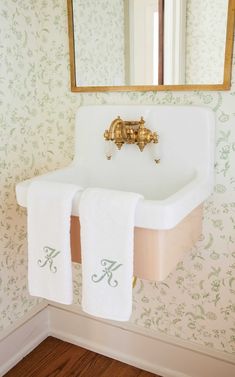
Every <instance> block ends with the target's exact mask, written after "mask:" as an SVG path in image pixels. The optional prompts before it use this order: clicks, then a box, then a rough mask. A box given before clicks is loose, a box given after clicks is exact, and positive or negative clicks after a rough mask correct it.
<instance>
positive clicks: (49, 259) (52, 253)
mask: <svg viewBox="0 0 235 377" xmlns="http://www.w3.org/2000/svg"><path fill="white" fill-rule="evenodd" d="M43 251H44V252H45V253H46V255H45V256H44V260H42V259H38V265H39V266H40V267H45V266H46V265H47V264H48V265H49V268H50V271H51V272H53V273H54V274H55V273H56V272H57V267H56V266H53V263H54V258H55V257H56V256H57V255H58V254H60V251H56V250H55V249H53V248H52V247H49V246H44V248H43Z"/></svg>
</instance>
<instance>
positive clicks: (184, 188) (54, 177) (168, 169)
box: [16, 105, 215, 280]
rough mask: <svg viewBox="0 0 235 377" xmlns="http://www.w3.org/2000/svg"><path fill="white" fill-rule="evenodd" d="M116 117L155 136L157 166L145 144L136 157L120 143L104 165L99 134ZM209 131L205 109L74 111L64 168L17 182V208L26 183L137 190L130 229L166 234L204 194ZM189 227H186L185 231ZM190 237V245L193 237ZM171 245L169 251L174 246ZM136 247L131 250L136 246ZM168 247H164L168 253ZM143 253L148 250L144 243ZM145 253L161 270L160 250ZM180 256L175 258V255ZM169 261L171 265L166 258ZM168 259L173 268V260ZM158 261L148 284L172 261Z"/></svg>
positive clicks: (208, 181) (209, 182) (75, 210)
mask: <svg viewBox="0 0 235 377" xmlns="http://www.w3.org/2000/svg"><path fill="white" fill-rule="evenodd" d="M118 115H120V117H121V118H122V119H123V120H139V119H140V117H141V116H143V117H144V120H145V121H146V127H147V128H149V129H150V130H151V131H156V132H157V133H158V135H159V144H158V146H159V154H160V159H161V161H160V163H159V164H156V163H155V162H154V158H155V157H156V156H155V155H154V154H155V150H154V148H153V147H152V146H151V145H147V146H146V147H145V149H144V151H143V152H140V151H139V149H138V147H137V146H136V145H124V146H123V147H122V149H121V150H120V151H118V150H117V149H116V147H115V153H114V155H113V157H112V159H111V160H107V158H106V155H105V142H104V139H103V133H104V131H105V129H107V128H109V126H110V124H111V122H112V121H113V120H114V119H115V118H116V117H117V116H118ZM214 128H215V120H214V115H213V112H212V111H211V110H210V109H208V108H205V107H197V106H155V105H146V106H133V105H127V106H121V105H120V106H84V107H81V108H80V109H79V110H78V113H77V117H76V136H75V138H76V140H75V157H74V160H73V162H72V163H71V164H70V165H69V166H68V167H67V168H64V169H60V170H57V171H54V172H51V173H48V174H44V175H41V176H39V177H35V178H33V179H31V180H27V181H24V182H21V183H19V184H18V185H17V187H16V193H17V200H18V203H19V204H20V205H21V206H23V207H27V189H28V187H29V185H30V182H32V180H48V181H55V182H68V183H74V184H77V185H78V186H80V187H81V191H82V190H83V189H85V188H87V187H103V188H109V189H115V190H124V191H132V192H138V193H141V194H143V196H144V199H142V200H141V201H140V202H139V204H138V206H137V209H136V217H135V226H136V227H137V228H145V229H148V231H149V230H155V231H156V230H157V231H165V230H172V229H174V228H175V227H177V225H178V224H182V222H184V221H185V219H186V218H187V217H188V216H190V214H191V213H193V212H192V211H194V210H195V209H196V210H197V208H199V206H200V205H201V204H202V203H203V201H204V200H205V199H206V198H208V196H209V195H210V194H211V193H212V190H213V184H214V173H213V171H214ZM81 191H80V192H78V193H77V195H76V197H75V198H74V200H73V206H72V215H73V216H79V198H80V195H81ZM197 224H198V220H197ZM193 227H194V225H192V229H193ZM199 228H200V226H199V227H198V226H197V231H196V234H197V236H196V238H198V236H199V233H200V231H199ZM200 229H201V228H200ZM187 232H188V230H187ZM181 233H182V232H181ZM143 236H144V235H143ZM161 237H162V235H161ZM137 238H138V244H140V243H141V241H140V240H139V237H137ZM193 238H194V240H193V242H195V237H193ZM156 242H158V241H156ZM172 242H173V245H174V243H175V240H173V241H172ZM193 242H192V243H193ZM183 243H184V244H185V242H183ZM158 244H159V242H158ZM186 244H187V247H189V246H190V247H191V246H192V245H191V244H190V243H187V242H186ZM144 245H145V243H144V242H142V246H141V251H139V254H141V252H142V253H143V252H145V250H143V247H144ZM155 246H156V245H155ZM158 246H159V245H158ZM136 247H137V248H138V246H137V244H136ZM171 247H172V244H171V245H170V246H169V249H170V248H171ZM151 248H153V245H152V246H151V245H150V249H151ZM155 249H156V247H155ZM183 249H185V247H182V245H181V246H180V247H179V250H180V253H181V251H182V250H183ZM152 253H155V254H154V257H153V255H151V258H150V259H151V263H152V262H153V259H154V258H155V256H156V255H157V260H156V263H157V264H158V265H160V264H161V265H162V259H161V260H159V258H162V255H164V258H166V255H167V253H168V254H169V253H170V252H168V251H166V250H165V249H164V250H161V251H160V252H158V251H156V252H155V251H154V250H152ZM180 253H178V254H177V252H176V253H175V254H177V256H178V255H179V254H180ZM170 254H171V253H170ZM169 258H170V260H172V256H170V257H169ZM169 258H168V259H169ZM173 259H174V258H173ZM175 259H176V260H174V263H173V265H175V263H176V262H177V260H178V258H175ZM154 260H155V259H154ZM139 263H141V264H142V265H143V263H144V261H143V260H140V261H138V262H137V264H138V265H139ZM149 263H150V261H149ZM164 263H165V264H166V266H165V267H164V268H163V267H161V268H160V270H159V271H158V272H156V269H155V272H154V273H153V274H150V275H151V276H147V278H151V279H156V280H158V279H162V278H164V277H165V276H166V274H168V273H169V271H170V270H171V269H172V266H170V267H169V265H172V263H169V261H166V262H164ZM164 263H163V264H164ZM136 269H137V270H138V276H141V277H146V274H144V276H143V274H142V273H141V271H139V268H137V267H136ZM157 269H159V268H157ZM147 275H148V274H147Z"/></svg>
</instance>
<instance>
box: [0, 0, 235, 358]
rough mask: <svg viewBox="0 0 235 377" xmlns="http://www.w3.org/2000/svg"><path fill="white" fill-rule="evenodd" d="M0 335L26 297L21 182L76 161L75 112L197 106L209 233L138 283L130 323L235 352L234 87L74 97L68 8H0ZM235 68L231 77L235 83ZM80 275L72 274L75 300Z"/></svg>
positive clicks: (25, 306) (31, 302)
mask: <svg viewBox="0 0 235 377" xmlns="http://www.w3.org/2000/svg"><path fill="white" fill-rule="evenodd" d="M0 33H1V35H0V37H1V38H0V41H1V42H0V55H1V59H0V64H1V66H0V76H1V77H0V79H1V87H0V103H1V114H0V133H1V145H0V167H1V179H0V186H1V187H0V192H1V199H0V211H1V217H0V221H1V228H0V248H1V253H0V329H6V328H9V327H10V325H11V324H12V323H14V322H15V321H16V320H17V319H18V318H22V317H23V316H24V315H25V313H26V312H28V311H30V309H31V308H33V307H36V306H37V304H38V301H39V300H35V299H33V298H32V297H30V296H29V295H28V293H27V245H26V232H27V230H26V227H25V223H26V212H25V210H24V209H22V208H20V207H19V206H18V205H17V204H16V199H15V193H14V188H15V184H16V183H17V182H19V181H21V180H23V179H25V178H28V177H31V176H34V175H37V174H41V173H42V172H45V171H49V170H53V169H54V168H56V167H62V166H65V165H66V164H68V163H69V161H70V160H71V159H72V157H73V147H74V143H73V135H74V120H75V113H76V110H77V108H78V107H79V106H81V105H83V104H104V103H105V104H106V103H107V104H109V103H110V104H171V105H174V104H184V105H185V104H186V105H187V104H189V105H191V104H193V105H202V106H207V107H210V108H212V109H213V111H214V112H215V114H216V119H217V128H216V146H215V147H216V166H215V173H216V184H215V190H214V194H213V195H212V196H211V197H210V198H209V199H208V201H207V202H206V203H205V211H204V221H203V235H202V237H201V240H200V241H199V242H198V243H197V245H196V246H195V247H194V248H193V250H191V251H190V252H188V253H186V255H185V257H184V258H183V259H182V261H181V262H180V263H179V264H178V265H177V267H176V269H175V270H174V271H172V273H171V274H170V275H169V276H168V278H167V279H166V280H165V281H163V282H160V283H156V282H148V281H144V280H139V279H138V281H137V285H136V287H135V289H134V295H133V315H132V318H131V322H132V323H135V324H137V325H138V326H140V327H142V328H148V329H150V330H151V331H153V333H159V332H161V333H164V334H167V335H171V336H174V337H177V338H181V339H185V340H189V341H191V342H194V343H195V344H199V345H206V346H207V347H210V348H213V349H216V350H220V351H223V352H226V353H230V354H231V353H235V110H234V109H235V106H234V105H235V83H234V82H233V86H232V90H231V91H226V92H145V93H143V92H138V93H137V92H130V93H86V94H78V93H71V92H70V82H69V56H68V36H67V12H66V2H65V1H64V2H61V1H59V0H51V1H45V0H31V1H30V3H29V2H28V1H26V0H17V2H16V0H9V1H8V2H4V3H1V5H0ZM234 63H235V61H233V76H234V75H235V64H234ZM80 300H81V269H80V266H78V265H77V266H74V301H75V303H76V304H77V305H79V303H80Z"/></svg>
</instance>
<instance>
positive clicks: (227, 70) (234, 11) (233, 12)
mask: <svg viewBox="0 0 235 377" xmlns="http://www.w3.org/2000/svg"><path fill="white" fill-rule="evenodd" d="M67 9H68V34H69V55H70V78H71V91H72V92H130V91H132V92H135V91H141V92H145V91H190V90H204V91H207V90H211V91H213V90H214V91H217V90H229V89H230V88H231V75H232V56H233V35H234V19H235V0H229V4H228V18H227V33H226V47H225V58H224V81H223V83H222V84H209V85H205V84H203V85H202V84H200V85H142V86H81V87H79V86H76V74H75V48H74V23H73V0H67Z"/></svg>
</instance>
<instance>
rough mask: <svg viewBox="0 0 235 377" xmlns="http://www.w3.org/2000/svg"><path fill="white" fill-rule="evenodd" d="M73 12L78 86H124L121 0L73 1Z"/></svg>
mask: <svg viewBox="0 0 235 377" xmlns="http://www.w3.org/2000/svg"><path fill="white" fill-rule="evenodd" d="M73 11H74V15H75V22H74V30H75V32H74V35H75V55H76V56H78V57H79V58H76V61H79V64H76V78H77V84H78V85H82V86H92V85H93V86H97V85H125V39H124V1H123V0H99V1H97V0H74V1H73ZM91 37H92V38H91ZM87 39H90V40H91V43H89V45H87V42H86V41H87ZM104 40H105V41H106V42H105V43H104ZM97 77H98V81H97Z"/></svg>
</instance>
